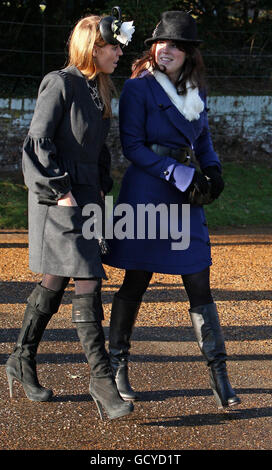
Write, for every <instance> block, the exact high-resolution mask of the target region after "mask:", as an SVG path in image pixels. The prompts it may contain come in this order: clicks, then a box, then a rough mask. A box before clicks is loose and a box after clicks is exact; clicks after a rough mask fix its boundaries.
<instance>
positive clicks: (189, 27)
mask: <svg viewBox="0 0 272 470" xmlns="http://www.w3.org/2000/svg"><path fill="white" fill-rule="evenodd" d="M164 39H168V40H172V41H182V42H188V43H192V44H194V45H199V44H200V43H201V42H203V41H202V40H201V39H198V37H197V26H196V22H195V20H194V18H193V17H192V16H191V15H189V13H186V12H185V11H165V12H163V13H162V15H161V21H160V22H159V23H158V24H157V26H156V28H155V29H154V31H153V34H152V37H151V38H148V39H146V40H145V42H144V43H145V45H146V46H147V45H151V44H152V43H153V42H156V41H159V40H164Z"/></svg>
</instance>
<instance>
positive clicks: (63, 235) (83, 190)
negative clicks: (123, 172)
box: [22, 66, 112, 278]
mask: <svg viewBox="0 0 272 470" xmlns="http://www.w3.org/2000/svg"><path fill="white" fill-rule="evenodd" d="M109 125H110V122H109V119H103V118H102V112H101V111H100V110H99V109H98V108H97V107H96V106H95V104H94V102H93V100H92V97H91V94H90V90H89V88H88V82H87V81H86V79H85V77H84V76H83V75H82V74H81V72H80V71H79V70H78V69H77V68H76V67H73V66H72V67H67V68H65V69H62V70H59V71H54V72H51V73H49V74H48V75H46V76H45V77H44V79H43V80H42V82H41V85H40V88H39V92H38V98H37V102H36V107H35V111H34V114H33V118H32V122H31V125H30V129H29V133H28V135H27V137H26V139H25V141H24V145H23V157H22V166H23V174H24V179H25V184H26V185H27V187H28V189H29V193H28V194H29V199H28V201H29V205H28V219H29V220H28V222H29V227H28V229H29V267H30V269H31V270H32V271H34V272H38V273H45V274H56V275H59V276H65V277H76V278H77V277H78V278H86V277H92V276H95V277H103V278H106V275H105V271H104V269H103V266H102V263H101V258H100V250H99V245H98V241H97V240H96V239H92V240H87V239H86V238H84V237H83V235H82V225H83V222H84V218H83V216H82V207H83V206H84V205H85V204H87V203H96V204H99V205H103V202H102V199H101V193H100V192H101V190H103V192H104V193H107V192H109V191H110V190H111V187H112V179H111V177H110V175H109V171H110V154H109V150H108V148H107V146H106V144H105V140H106V137H107V133H108V131H109ZM68 191H71V192H72V194H73V196H74V197H75V199H76V201H77V204H78V206H75V207H66V206H59V205H57V200H58V199H59V198H61V197H62V196H63V195H65V194H66V193H67V192H68ZM85 220H86V219H85Z"/></svg>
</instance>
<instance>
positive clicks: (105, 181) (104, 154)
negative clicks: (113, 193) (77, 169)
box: [98, 144, 113, 194]
mask: <svg viewBox="0 0 272 470" xmlns="http://www.w3.org/2000/svg"><path fill="white" fill-rule="evenodd" d="M98 166H99V176H100V186H101V189H102V191H103V193H104V194H107V193H109V192H110V190H111V189H112V186H113V180H112V178H111V176H110V168H111V154H110V152H109V149H108V147H107V145H106V144H104V145H103V147H102V149H101V152H100V155H99V160H98Z"/></svg>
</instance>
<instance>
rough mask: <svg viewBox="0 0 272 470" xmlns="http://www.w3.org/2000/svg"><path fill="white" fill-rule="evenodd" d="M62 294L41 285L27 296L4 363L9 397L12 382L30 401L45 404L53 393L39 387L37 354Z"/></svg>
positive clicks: (11, 391) (11, 394)
mask: <svg viewBox="0 0 272 470" xmlns="http://www.w3.org/2000/svg"><path fill="white" fill-rule="evenodd" d="M63 293H64V291H63V290H61V291H58V292H55V291H52V290H49V289H47V288H45V287H42V286H41V285H40V284H37V285H36V287H35V289H34V290H33V291H32V293H31V294H30V296H29V298H28V299H27V300H28V303H27V307H26V310H25V315H24V319H23V324H22V328H21V331H20V333H19V336H18V339H17V343H16V346H15V348H14V351H13V353H12V354H11V355H10V357H9V358H8V360H7V363H6V374H7V378H8V383H9V391H10V397H12V396H13V381H14V380H17V381H18V382H20V383H21V384H22V385H23V388H24V391H25V394H26V396H27V398H29V400H33V401H48V400H49V399H50V398H51V397H52V395H53V392H52V390H48V389H46V388H44V387H42V386H41V385H40V384H39V381H38V377H37V370H36V354H37V349H38V346H39V343H40V341H41V338H42V335H43V332H44V330H45V328H46V326H47V324H48V322H49V320H50V319H51V317H52V315H53V314H54V313H56V312H57V311H58V309H59V306H60V303H61V300H62V296H63Z"/></svg>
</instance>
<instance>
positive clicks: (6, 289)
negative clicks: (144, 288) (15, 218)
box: [0, 227, 272, 451]
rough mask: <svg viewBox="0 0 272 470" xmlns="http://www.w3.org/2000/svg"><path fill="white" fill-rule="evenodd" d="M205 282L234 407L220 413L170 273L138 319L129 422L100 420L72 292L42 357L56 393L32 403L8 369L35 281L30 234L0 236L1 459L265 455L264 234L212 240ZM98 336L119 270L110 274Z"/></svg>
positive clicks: (271, 358)
mask: <svg viewBox="0 0 272 470" xmlns="http://www.w3.org/2000/svg"><path fill="white" fill-rule="evenodd" d="M211 241H212V254H213V267H212V271H211V283H212V289H213V294H214V299H215V301H216V303H217V305H218V310H219V314H220V318H221V324H222V327H223V331H224V335H225V339H226V346H227V351H228V354H229V362H228V370H229V375H230V378H231V382H232V385H233V387H234V388H235V390H236V391H237V393H238V395H239V396H240V397H241V399H242V404H241V405H240V406H239V408H237V409H233V410H231V411H223V412H222V411H218V410H217V408H216V406H215V400H214V398H213V395H212V392H211V390H210V387H209V384H208V375H207V372H206V365H205V363H204V361H203V359H202V357H201V355H200V352H199V350H198V347H197V344H196V342H195V339H194V334H193V331H192V328H191V324H190V319H189V315H188V302H187V298H186V295H185V293H184V290H183V288H182V287H181V286H180V279H179V277H178V276H170V275H167V276H166V275H162V274H155V275H154V277H153V279H152V281H151V286H150V289H149V291H148V292H147V293H146V295H145V297H144V301H143V304H142V307H141V310H140V313H139V318H138V321H137V325H136V326H137V328H136V329H135V331H134V335H133V343H132V351H131V373H130V375H131V381H132V384H133V386H134V387H135V388H136V389H137V390H138V391H139V395H140V400H139V401H138V402H137V403H136V404H135V411H134V413H133V414H132V415H130V416H129V417H128V418H126V419H121V420H115V421H112V422H111V421H109V420H105V421H101V420H100V419H99V416H98V413H97V410H96V408H95V404H94V403H93V402H92V400H91V398H90V396H89V395H88V380H89V370H88V365H87V363H86V361H85V358H84V356H83V353H82V350H81V347H80V343H79V342H78V339H77V335H76V332H75V330H74V328H73V325H72V323H71V294H72V290H73V285H72V284H71V285H70V286H69V290H68V291H67V292H66V294H65V297H64V303H63V305H62V306H61V309H60V312H59V313H58V314H57V315H55V316H54V317H53V318H52V320H51V322H50V324H49V326H48V329H47V330H46V332H45V334H44V338H43V342H42V343H41V345H40V348H39V355H38V366H39V378H40V381H41V383H42V384H44V385H46V386H48V387H52V388H53V389H54V394H55V395H54V398H53V400H52V401H51V402H48V403H35V402H30V401H29V400H28V399H27V398H25V396H24V394H23V391H22V388H21V387H20V386H19V385H16V386H15V390H14V392H15V398H13V399H10V398H9V394H8V386H7V381H6V375H5V368H4V364H5V361H6V359H7V357H8V354H9V353H10V352H11V351H12V348H13V344H14V342H15V340H16V338H17V334H18V331H19V328H20V327H21V322H22V316H23V312H24V308H25V302H26V297H27V295H28V294H29V293H30V292H31V290H32V289H33V286H34V284H35V282H37V281H38V280H39V279H40V276H39V275H34V274H33V273H32V272H31V271H30V270H29V269H28V250H27V232H25V231H4V230H2V231H0V259H1V262H0V263H1V267H0V269H1V271H0V343H1V344H0V348H1V350H0V391H1V392H0V427H1V433H0V450H15V449H17V450H22V449H24V450H91V449H92V450H96V451H97V450H112V449H115V450H125V449H126V450H135V449H137V450H152V449H153V450H168V451H171V450H180V451H182V450H200V449H203V450H208V449H209V450H238V449H239V450H270V449H271V448H272V433H271V431H272V400H271V397H272V271H271V267H272V227H270V228H269V227H264V228H258V229H254V228H253V229H250V230H249V229H246V228H244V229H243V228H241V229H235V230H234V229H233V230H230V229H228V230H224V231H214V232H213V233H212V234H211ZM106 271H107V274H108V281H106V282H104V289H103V300H104V307H105V318H106V320H105V323H104V325H105V332H106V335H107V333H108V324H109V314H110V305H111V301H112V296H113V293H114V292H115V291H116V290H117V288H118V286H119V285H120V282H121V280H122V277H123V272H122V271H120V270H117V269H112V268H109V267H106Z"/></svg>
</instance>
